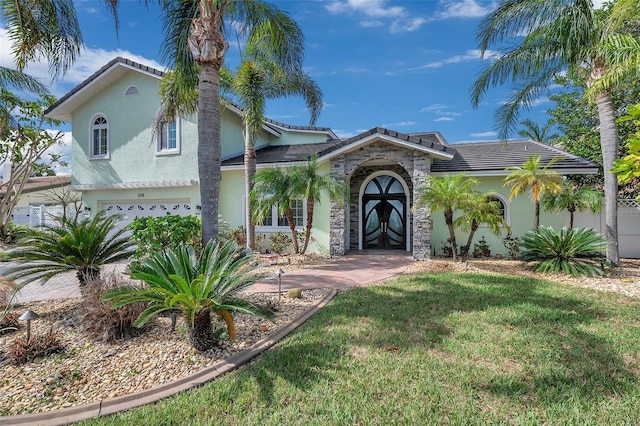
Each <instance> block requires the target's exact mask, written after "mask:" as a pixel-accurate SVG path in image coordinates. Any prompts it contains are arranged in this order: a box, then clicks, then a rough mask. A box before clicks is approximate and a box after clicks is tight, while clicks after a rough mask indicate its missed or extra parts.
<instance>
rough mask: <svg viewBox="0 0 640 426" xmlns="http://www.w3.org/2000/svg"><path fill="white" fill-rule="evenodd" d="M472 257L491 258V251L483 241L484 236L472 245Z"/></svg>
mask: <svg viewBox="0 0 640 426" xmlns="http://www.w3.org/2000/svg"><path fill="white" fill-rule="evenodd" d="M473 257H477V258H481V257H491V249H490V248H489V244H487V240H485V238H484V235H483V236H482V238H480V241H478V242H477V243H475V244H473Z"/></svg>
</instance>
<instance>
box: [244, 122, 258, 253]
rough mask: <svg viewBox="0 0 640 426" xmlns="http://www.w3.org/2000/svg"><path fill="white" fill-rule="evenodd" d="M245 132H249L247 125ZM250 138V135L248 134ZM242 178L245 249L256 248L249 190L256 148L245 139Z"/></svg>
mask: <svg viewBox="0 0 640 426" xmlns="http://www.w3.org/2000/svg"><path fill="white" fill-rule="evenodd" d="M246 127H247V128H246V129H245V132H249V129H248V125H247V126H246ZM249 138H250V136H249ZM244 167H245V168H244V180H245V189H246V209H245V218H244V221H245V229H246V232H247V249H249V250H254V249H255V248H256V227H255V225H254V223H253V220H252V218H251V212H252V211H253V205H252V203H251V197H250V195H251V190H252V189H253V177H254V176H255V174H256V148H255V146H254V144H253V143H252V142H251V141H250V140H247V143H246V144H245V148H244Z"/></svg>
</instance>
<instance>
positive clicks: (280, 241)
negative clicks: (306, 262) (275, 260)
mask: <svg viewBox="0 0 640 426" xmlns="http://www.w3.org/2000/svg"><path fill="white" fill-rule="evenodd" d="M292 243H293V242H292V240H291V237H290V236H288V235H287V234H285V233H284V232H282V231H279V232H277V233H275V234H271V235H270V236H269V248H270V250H271V251H272V252H273V253H284V252H285V251H287V249H288V248H289V247H290V246H291V244H292Z"/></svg>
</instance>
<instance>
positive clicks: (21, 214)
mask: <svg viewBox="0 0 640 426" xmlns="http://www.w3.org/2000/svg"><path fill="white" fill-rule="evenodd" d="M76 214H77V212H76V210H75V208H74V207H73V206H67V218H70V219H73V218H74V217H75V215H76ZM61 216H62V206H61V205H60V204H56V205H49V206H47V205H44V204H43V205H40V206H29V207H16V208H14V209H13V213H12V214H11V221H12V222H14V223H16V224H18V225H28V226H30V227H31V228H37V227H38V226H42V225H53V224H54V223H55V220H56V218H59V217H61Z"/></svg>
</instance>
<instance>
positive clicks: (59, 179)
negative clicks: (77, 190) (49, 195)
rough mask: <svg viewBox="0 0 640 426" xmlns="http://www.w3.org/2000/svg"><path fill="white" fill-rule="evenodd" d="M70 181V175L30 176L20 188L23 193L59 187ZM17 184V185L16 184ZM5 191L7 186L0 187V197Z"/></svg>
mask: <svg viewBox="0 0 640 426" xmlns="http://www.w3.org/2000/svg"><path fill="white" fill-rule="evenodd" d="M70 183H71V176H64V175H63V176H42V177H30V178H29V179H27V182H25V184H24V187H23V188H22V193H23V194H28V193H30V192H36V191H42V190H46V189H54V188H60V187H62V186H65V185H69V184H70ZM16 186H17V185H16ZM6 193H7V187H6V186H2V187H0V197H3V196H4V195H5V194H6Z"/></svg>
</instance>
